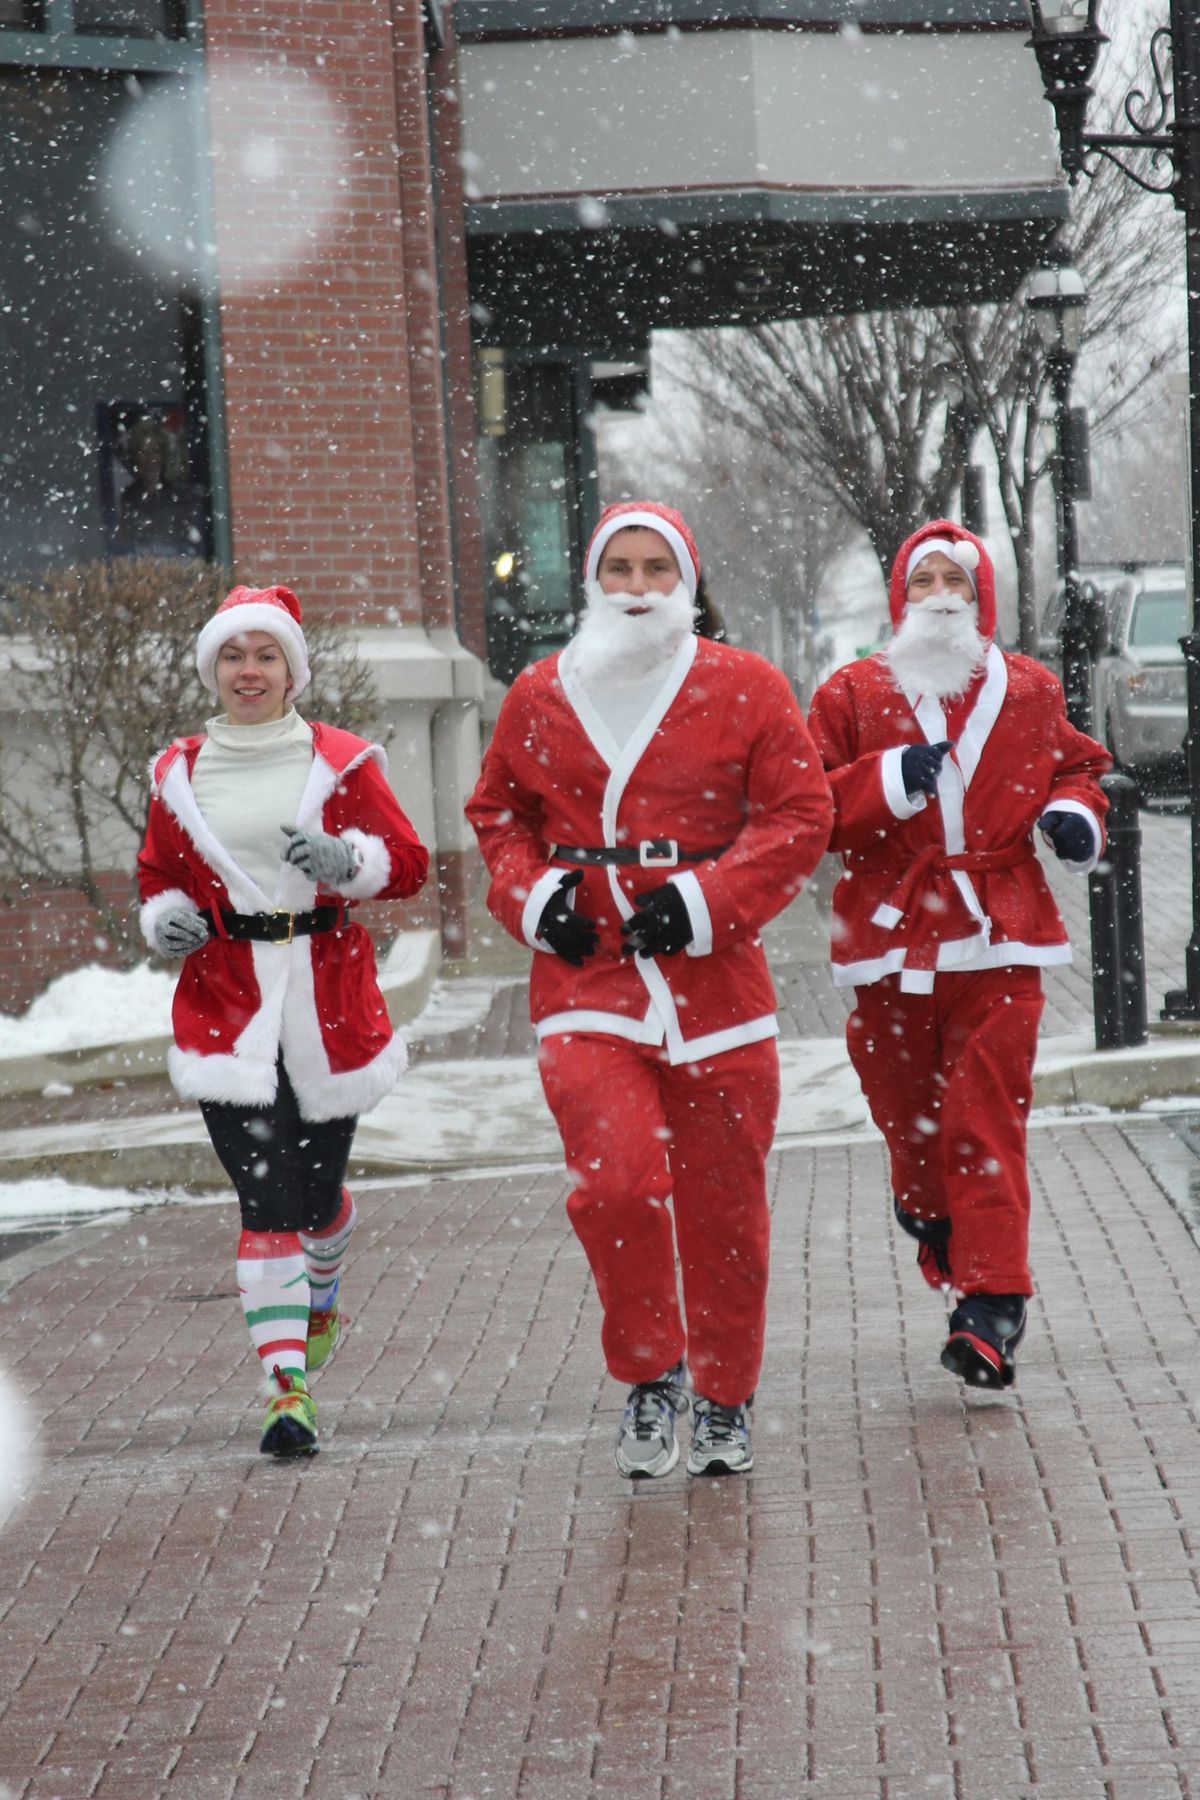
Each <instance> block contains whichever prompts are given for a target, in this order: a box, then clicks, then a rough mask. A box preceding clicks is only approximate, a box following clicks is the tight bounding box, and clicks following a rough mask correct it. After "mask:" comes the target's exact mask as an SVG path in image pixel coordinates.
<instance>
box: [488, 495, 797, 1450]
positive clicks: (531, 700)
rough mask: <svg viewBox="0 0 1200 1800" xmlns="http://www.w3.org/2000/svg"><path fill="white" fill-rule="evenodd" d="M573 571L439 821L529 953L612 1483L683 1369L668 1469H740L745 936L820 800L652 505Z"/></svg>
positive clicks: (788, 733)
mask: <svg viewBox="0 0 1200 1800" xmlns="http://www.w3.org/2000/svg"><path fill="white" fill-rule="evenodd" d="M585 574H586V593H587V605H586V608H585V610H584V612H583V615H582V619H581V622H580V626H579V630H578V632H577V634H576V636H575V637H574V639H573V640H572V642H571V643H570V644H569V645H568V647H567V648H566V650H564V651H563V652H562V653H561V654H559V655H557V656H551V657H548V658H546V660H545V661H543V662H539V663H537V664H535V665H534V666H533V667H531V668H528V669H525V670H524V671H523V672H522V673H521V675H520V676H518V678H517V680H516V682H515V683H514V684H513V687H512V689H511V691H510V692H509V694H508V695H507V697H506V699H505V701H504V704H503V706H502V707H501V710H500V716H499V719H498V721H497V724H496V731H495V735H494V737H493V739H492V742H491V745H490V747H489V749H488V752H487V755H486V757H485V759H484V764H483V771H482V774H481V776H480V779H479V785H478V786H477V788H476V790H475V793H474V795H473V796H472V798H471V801H470V803H469V805H468V807H467V814H468V817H469V818H470V820H471V822H472V824H473V825H474V827H475V830H476V833H477V834H478V837H479V842H480V846H481V848H482V851H483V855H484V859H485V861H486V863H487V865H488V869H489V871H490V874H491V888H490V892H489V897H488V904H489V906H490V908H491V910H492V912H493V913H494V914H495V916H496V917H497V918H498V919H499V920H500V921H501V923H502V924H503V925H504V926H505V928H506V929H507V930H508V931H510V932H511V933H512V935H513V936H514V937H516V938H517V939H519V940H521V941H523V942H525V943H527V944H529V945H530V946H531V947H532V949H533V951H534V958H533V969H532V974H531V979H530V1009H531V1014H532V1017H533V1021H534V1024H535V1026H536V1029H537V1035H538V1039H539V1046H540V1051H539V1064H540V1069H541V1076H542V1083H543V1087H544V1089H545V1093H546V1098H547V1101H548V1102H549V1105H550V1108H551V1111H552V1112H553V1114H554V1117H555V1120H556V1121H557V1124H558V1127H559V1131H560V1132H561V1134H562V1140H563V1145H564V1149H565V1151H566V1159H567V1166H568V1170H569V1172H570V1176H571V1180H572V1182H573V1191H572V1193H571V1195H570V1197H569V1199H568V1201H567V1211H568V1215H569V1217H570V1220H571V1223H572V1225H573V1226H574V1228H575V1231H576V1232H577V1234H578V1236H579V1239H580V1241H581V1243H582V1244H583V1247H584V1249H585V1251H586V1253H587V1257H588V1261H589V1263H590V1265H591V1268H592V1272H593V1274H594V1276H595V1279H596V1286H597V1289H598V1291H599V1295H600V1301H601V1305H602V1307H603V1310H604V1325H603V1333H602V1341H603V1348H604V1354H605V1357H606V1360H607V1364H608V1368H609V1371H610V1373H611V1374H612V1375H613V1376H614V1377H615V1378H616V1379H617V1380H618V1381H620V1382H622V1383H626V1384H628V1385H629V1388H630V1393H629V1398H628V1402H627V1404H626V1407H625V1411H624V1415H623V1418H622V1421H621V1426H620V1430H619V1434H618V1439H617V1449H616V1461H617V1467H618V1469H619V1470H620V1471H621V1473H622V1474H624V1475H629V1476H660V1475H665V1474H667V1473H668V1471H669V1470H670V1469H672V1468H673V1467H674V1466H675V1463H676V1460H677V1458H678V1455H679V1448H678V1444H677V1442H676V1436H675V1416H676V1414H677V1413H681V1412H684V1411H686V1410H687V1408H688V1406H689V1378H690V1385H691V1386H693V1387H694V1391H695V1397H694V1401H692V1403H691V1404H692V1412H693V1429H692V1441H691V1449H690V1454H689V1457H688V1469H689V1471H690V1472H691V1473H692V1474H725V1473H729V1472H731V1471H735V1470H746V1469H749V1468H750V1466H751V1454H752V1452H751V1441H750V1404H751V1401H752V1399H753V1396H754V1390H755V1385H756V1383H757V1381H758V1374H759V1366H760V1363H761V1360H762V1345H763V1328H764V1323H765V1306H766V1287H767V1251H768V1235H769V1216H768V1210H767V1199H766V1184H765V1164H766V1156H767V1152H768V1150H769V1148H770V1145H771V1140H772V1137H773V1134H774V1127H775V1118H776V1113H777V1111H778V1104H779V1064H778V1057H777V1054H776V1049H775V1037H776V1032H777V1025H776V1019H775V996H774V992H773V989H772V986H771V979H770V976H769V974H768V971H767V965H766V959H765V956H764V954H763V947H762V944H761V942H760V939H759V936H758V933H759V930H760V929H761V927H762V926H763V925H764V924H765V923H766V921H767V920H768V919H770V918H771V917H772V916H773V915H774V914H775V913H777V912H779V911H780V910H781V909H782V908H783V907H785V906H786V905H787V904H788V902H789V901H791V900H793V899H795V897H796V895H797V894H798V893H799V892H800V888H801V886H802V884H803V882H804V880H805V878H806V877H807V876H808V875H809V874H810V873H811V872H812V870H813V868H814V867H815V865H816V863H817V861H818V860H819V858H820V856H821V853H822V851H823V850H824V848H825V843H826V839H827V837H828V834H829V825H830V819H831V805H830V799H829V788H828V783H827V782H826V780H825V776H824V775H823V773H822V771H821V764H820V758H819V757H818V756H817V754H816V751H815V749H814V748H813V745H812V742H811V739H810V738H809V736H808V732H807V730H806V729H805V725H804V721H803V718H802V716H801V713H800V710H799V708H798V706H797V705H796V701H795V699H794V697H793V695H792V692H791V689H790V688H789V686H788V684H787V682H786V681H785V679H784V677H783V676H782V675H781V674H780V672H779V671H778V670H777V669H774V668H772V667H771V665H770V664H769V663H767V662H765V661H763V659H762V658H761V657H758V656H754V655H752V654H750V653H749V652H747V651H744V650H736V649H732V648H730V647H729V646H727V645H724V644H718V643H714V642H711V641H709V640H707V639H702V638H700V637H698V636H697V635H696V633H695V631H694V629H693V627H694V621H695V598H696V586H697V581H698V579H699V575H700V559H699V556H698V554H697V551H696V545H695V542H694V540H693V538H692V534H691V532H690V531H689V530H688V527H687V525H686V524H685V523H684V520H683V519H682V518H681V517H680V515H679V514H678V513H677V512H675V511H673V510H672V509H671V508H669V507H665V506H658V505H655V504H653V503H651V502H641V501H639V502H636V503H634V504H632V505H625V506H610V507H608V508H607V509H606V510H605V512H604V514H603V516H602V517H601V520H600V523H599V525H598V526H597V528H596V531H595V532H594V534H593V536H592V539H591V542H590V543H589V545H588V550H587V558H586V570H585ZM668 1201H670V1203H671V1206H670V1209H669V1208H668ZM676 1252H678V1258H679V1265H680V1271H681V1277H682V1288H683V1310H682V1312H681V1310H680V1307H679V1304H678V1300H677V1296H676Z"/></svg>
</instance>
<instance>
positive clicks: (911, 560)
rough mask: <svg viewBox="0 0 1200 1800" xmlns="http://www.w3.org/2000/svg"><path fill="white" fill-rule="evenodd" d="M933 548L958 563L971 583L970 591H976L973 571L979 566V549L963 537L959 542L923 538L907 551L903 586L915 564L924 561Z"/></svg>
mask: <svg viewBox="0 0 1200 1800" xmlns="http://www.w3.org/2000/svg"><path fill="white" fill-rule="evenodd" d="M935 550H940V551H941V553H942V555H943V556H948V557H949V558H950V561H951V562H955V563H957V564H958V566H959V568H960V569H961V570H962V572H963V574H964V575H965V576H966V577H967V580H968V581H969V582H970V583H971V592H972V593H977V592H978V589H977V588H976V585H975V571H976V569H977V568H978V567H979V551H978V550H977V548H976V547H975V545H974V544H972V543H969V542H967V541H966V540H965V539H964V540H962V541H961V542H960V541H959V540H958V539H956V538H923V539H922V540H921V542H920V543H919V544H918V545H917V547H916V549H915V550H911V551H910V552H909V557H908V564H907V567H906V568H905V571H904V585H905V587H907V586H908V584H909V582H910V581H911V580H912V576H913V570H914V569H915V568H916V566H917V564H918V563H922V562H924V561H925V558H926V557H927V556H931V555H932V554H933V552H934V551H935Z"/></svg>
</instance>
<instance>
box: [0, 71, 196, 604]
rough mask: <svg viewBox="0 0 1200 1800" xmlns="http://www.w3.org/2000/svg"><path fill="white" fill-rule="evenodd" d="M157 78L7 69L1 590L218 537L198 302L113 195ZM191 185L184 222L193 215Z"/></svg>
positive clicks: (184, 549) (0, 116) (2, 87)
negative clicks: (51, 573) (116, 150)
mask: <svg viewBox="0 0 1200 1800" xmlns="http://www.w3.org/2000/svg"><path fill="white" fill-rule="evenodd" d="M152 91H153V81H152V80H151V79H149V78H143V80H142V82H141V83H140V84H139V85H138V87H137V88H136V89H132V87H131V84H130V83H129V82H128V81H126V80H125V79H124V78H123V77H120V76H110V75H94V74H83V73H59V72H56V73H49V72H38V71H32V70H20V71H17V70H10V71H5V72H2V73H0V238H2V241H3V242H4V243H5V244H6V245H7V246H8V247H9V248H8V253H7V254H6V256H5V258H4V259H3V262H2V263H0V308H2V314H0V317H2V320H3V328H4V337H5V340H6V347H7V349H8V351H9V361H8V371H7V376H6V386H5V401H6V404H5V408H4V411H3V414H2V415H0V470H2V478H0V590H2V588H3V586H4V585H5V584H6V583H11V582H14V581H19V580H20V579H21V578H23V577H25V576H29V575H33V574H36V573H37V572H38V571H39V570H41V569H45V568H48V567H53V566H56V565H59V566H61V565H63V564H68V563H73V562H80V561H86V560H90V559H92V558H95V557H103V556H111V555H125V554H132V553H136V552H141V553H152V554H166V555H179V556H195V555H204V554H206V553H207V550H208V529H209V528H208V521H207V510H208V509H207V476H206V454H205V429H204V427H205V409H204V397H203V391H202V384H201V382H200V379H199V375H198V370H199V367H200V360H201V359H200V336H199V325H198V314H197V309H196V304H195V301H194V299H193V298H192V296H191V295H190V294H189V293H188V292H187V289H186V287H185V285H184V283H183V280H182V278H181V277H180V276H179V275H178V274H172V273H170V272H169V264H167V263H165V262H163V263H160V264H158V265H157V266H156V265H155V262H154V258H153V257H152V256H151V255H149V254H147V253H146V250H145V246H144V245H138V244H134V243H133V242H132V241H131V240H130V238H129V237H128V235H124V236H123V235H122V229H121V227H120V225H119V223H117V222H116V221H115V220H114V217H113V216H112V214H111V212H110V210H109V208H108V206H107V205H106V200H105V170H106V155H107V152H108V149H109V146H110V145H111V143H112V141H113V137H114V134H115V133H116V132H117V131H118V130H124V131H126V133H127V132H128V128H129V126H130V122H131V120H132V122H133V123H134V125H136V121H137V114H136V110H135V109H136V108H138V107H139V106H141V105H144V104H145V101H144V99H143V97H142V96H143V95H145V94H147V93H149V92H152ZM189 207H190V196H189V195H188V193H187V192H186V188H182V189H181V193H180V197H179V202H178V208H177V210H178V212H179V213H180V215H181V216H180V218H179V219H178V220H175V218H174V215H172V226H173V228H174V226H175V225H176V224H177V225H178V228H179V229H180V230H181V232H182V231H186V230H188V229H190V228H191V222H190V220H189V219H188V218H186V217H184V216H182V215H184V214H186V213H187V211H188V208H189Z"/></svg>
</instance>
